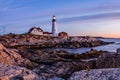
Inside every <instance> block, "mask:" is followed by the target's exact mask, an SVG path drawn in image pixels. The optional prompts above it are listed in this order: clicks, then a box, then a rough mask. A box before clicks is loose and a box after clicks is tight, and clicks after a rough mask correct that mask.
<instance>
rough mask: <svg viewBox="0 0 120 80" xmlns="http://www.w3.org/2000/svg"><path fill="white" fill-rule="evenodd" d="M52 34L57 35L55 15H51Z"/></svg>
mask: <svg viewBox="0 0 120 80" xmlns="http://www.w3.org/2000/svg"><path fill="white" fill-rule="evenodd" d="M52 36H57V29H56V17H55V16H53V17H52Z"/></svg>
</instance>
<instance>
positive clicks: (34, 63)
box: [0, 34, 120, 80]
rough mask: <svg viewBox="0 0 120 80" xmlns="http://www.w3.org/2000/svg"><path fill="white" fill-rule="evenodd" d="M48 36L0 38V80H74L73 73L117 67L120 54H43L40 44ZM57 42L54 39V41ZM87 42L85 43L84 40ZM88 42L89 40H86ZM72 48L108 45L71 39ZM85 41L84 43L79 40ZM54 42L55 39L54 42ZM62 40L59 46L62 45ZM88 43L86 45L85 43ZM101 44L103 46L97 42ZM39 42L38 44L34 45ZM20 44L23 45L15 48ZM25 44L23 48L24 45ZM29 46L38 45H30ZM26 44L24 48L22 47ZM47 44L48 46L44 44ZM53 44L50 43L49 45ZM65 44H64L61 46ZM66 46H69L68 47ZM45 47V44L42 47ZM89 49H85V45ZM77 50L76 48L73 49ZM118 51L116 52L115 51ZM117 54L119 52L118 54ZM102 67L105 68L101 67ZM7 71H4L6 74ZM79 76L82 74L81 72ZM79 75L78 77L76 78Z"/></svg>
mask: <svg viewBox="0 0 120 80" xmlns="http://www.w3.org/2000/svg"><path fill="white" fill-rule="evenodd" d="M26 38H27V40H26ZM52 39H54V38H51V37H45V36H44V37H43V36H34V35H31V34H29V35H28V34H27V35H13V34H12V35H11V34H10V35H6V36H0V72H1V73H0V79H1V80H16V79H17V80H58V79H59V80H69V79H70V80H75V78H74V77H75V76H76V75H75V76H73V75H74V73H75V72H78V71H82V70H87V71H89V70H92V69H100V68H119V67H120V64H119V63H120V60H119V58H120V55H119V54H117V53H110V52H107V51H97V50H94V49H91V51H89V52H86V53H82V54H74V53H69V52H67V51H57V50H50V51H46V50H44V49H42V48H45V47H40V46H38V45H42V46H43V41H45V42H49V41H48V40H52ZM55 39H56V38H55ZM85 39H86V40H85ZM89 39H90V40H89ZM69 40H71V42H72V41H73V42H75V43H74V45H75V44H76V45H77V44H78V43H76V41H77V42H79V43H80V45H83V43H82V42H85V43H86V44H88V43H90V44H92V42H93V43H94V42H96V43H94V44H96V45H98V44H99V45H103V44H109V43H107V42H103V41H100V40H97V39H95V38H91V37H90V38H87V37H85V38H83V37H82V38H77V39H76V38H72V39H71V38H70V39H69ZM82 40H85V41H82ZM54 41H56V42H57V41H58V40H53V44H54ZM64 41H66V40H63V39H61V40H60V41H59V42H58V43H62V42H63V43H64ZM87 42H88V43H87ZM100 42H102V44H101V43H100ZM37 43H38V44H37ZM81 43H82V44H81ZM20 44H22V46H18V45H20ZM23 44H24V45H23ZM31 44H34V45H37V46H33V45H32V46H30V45H31ZM25 45H27V46H25ZM47 45H48V44H47ZM50 45H52V44H51V43H49V45H48V46H50ZM64 45H65V44H64ZM70 45H73V43H72V44H69V46H67V47H69V48H70ZM45 46H46V45H45ZM65 46H66V45H65ZM84 47H85V46H84ZM86 47H88V46H86ZM72 48H77V47H72ZM118 51H119V50H118ZM118 53H119V52H118ZM102 64H104V65H102ZM6 70H7V72H6ZM80 74H81V73H80ZM77 76H79V75H77Z"/></svg>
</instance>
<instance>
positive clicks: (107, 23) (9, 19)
mask: <svg viewBox="0 0 120 80" xmlns="http://www.w3.org/2000/svg"><path fill="white" fill-rule="evenodd" d="M119 4H120V0H119V1H118V0H7V1H6V0H0V29H1V33H3V32H2V26H5V27H6V33H10V32H13V33H24V32H26V31H28V30H29V28H30V27H32V26H41V28H42V29H43V30H45V31H51V18H52V16H53V15H54V14H55V15H56V17H57V28H58V32H60V31H66V32H68V33H69V35H77V36H82V35H87V36H103V37H119V38H120V5H119Z"/></svg>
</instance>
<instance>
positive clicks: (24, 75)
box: [0, 64, 42, 80]
mask: <svg viewBox="0 0 120 80" xmlns="http://www.w3.org/2000/svg"><path fill="white" fill-rule="evenodd" d="M0 80H42V79H40V78H39V77H38V76H37V74H35V73H34V72H32V71H31V70H28V69H26V68H23V67H19V66H9V65H3V64H0Z"/></svg>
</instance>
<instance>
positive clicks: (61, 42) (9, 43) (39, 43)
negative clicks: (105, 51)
mask: <svg viewBox="0 0 120 80" xmlns="http://www.w3.org/2000/svg"><path fill="white" fill-rule="evenodd" d="M0 43H2V44H3V45H4V46H5V47H7V48H30V49H31V48H33V49H35V48H36V49H43V48H81V47H94V46H100V45H106V44H111V43H113V42H104V41H101V40H99V39H96V38H93V37H88V36H86V37H69V38H67V39H63V38H59V37H51V36H39V35H34V34H28V33H27V34H8V35H4V36H0Z"/></svg>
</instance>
